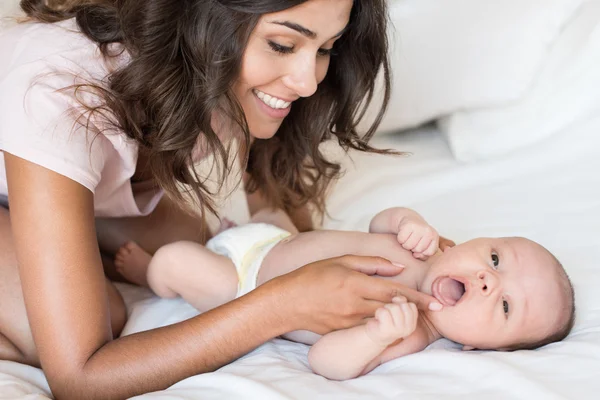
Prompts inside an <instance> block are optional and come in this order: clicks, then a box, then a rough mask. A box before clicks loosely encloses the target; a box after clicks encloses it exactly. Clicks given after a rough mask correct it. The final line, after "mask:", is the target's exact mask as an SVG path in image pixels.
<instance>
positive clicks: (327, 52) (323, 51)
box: [317, 47, 333, 57]
mask: <svg viewBox="0 0 600 400" xmlns="http://www.w3.org/2000/svg"><path fill="white" fill-rule="evenodd" d="M317 53H318V54H319V55H320V56H322V57H329V56H331V55H332V54H333V47H332V48H331V49H319V51H318V52H317Z"/></svg>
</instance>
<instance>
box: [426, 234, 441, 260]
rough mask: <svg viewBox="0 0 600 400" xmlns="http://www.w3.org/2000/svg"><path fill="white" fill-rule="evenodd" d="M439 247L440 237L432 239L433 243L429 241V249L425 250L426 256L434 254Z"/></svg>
mask: <svg viewBox="0 0 600 400" xmlns="http://www.w3.org/2000/svg"><path fill="white" fill-rule="evenodd" d="M438 248H439V242H438V239H437V238H436V239H434V240H432V241H431V243H429V247H427V249H425V250H424V251H423V255H425V256H432V255H434V254H435V252H436V251H437V250H438Z"/></svg>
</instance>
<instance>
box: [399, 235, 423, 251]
mask: <svg viewBox="0 0 600 400" xmlns="http://www.w3.org/2000/svg"><path fill="white" fill-rule="evenodd" d="M419 240H421V235H419V234H418V233H417V232H413V233H412V235H410V237H409V238H408V240H407V241H405V242H404V243H403V244H402V247H404V248H405V249H406V250H412V249H414V248H415V246H416V245H417V243H419Z"/></svg>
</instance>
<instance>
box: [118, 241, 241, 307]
mask: <svg viewBox="0 0 600 400" xmlns="http://www.w3.org/2000/svg"><path fill="white" fill-rule="evenodd" d="M126 246H127V247H128V249H127V250H128V253H129V256H130V257H128V258H127V257H123V254H122V253H124V252H121V250H120V251H119V253H121V257H120V258H117V260H116V261H115V263H116V264H121V265H122V267H121V268H120V270H121V271H120V272H121V273H123V275H125V276H126V277H127V274H128V264H127V260H128V259H131V260H133V259H135V258H137V259H140V258H143V257H142V256H143V255H144V254H143V253H145V252H144V250H142V249H141V248H140V247H139V246H137V245H135V244H134V243H129V244H127V245H126ZM145 256H146V257H147V260H148V261H149V262H148V264H147V267H146V277H147V282H148V286H149V287H150V288H151V289H152V290H153V291H154V293H156V294H157V295H158V296H160V297H166V298H172V297H177V296H181V297H183V299H184V300H185V301H187V302H188V303H190V304H191V305H192V306H194V307H195V308H197V309H198V310H199V311H201V312H204V311H208V310H210V309H213V308H215V307H218V306H220V305H221V304H224V303H226V302H228V301H231V300H233V299H234V298H235V295H236V294H237V286H238V276H237V271H236V269H235V266H234V265H233V263H232V262H231V260H230V259H229V258H227V257H224V256H221V255H219V254H215V253H213V252H212V251H210V250H208V249H207V248H205V247H204V246H201V245H199V244H198V243H195V242H186V241H181V242H175V243H171V244H168V245H166V246H163V247H161V248H160V249H158V251H157V252H156V253H155V254H154V256H153V257H150V255H149V254H147V253H145Z"/></svg>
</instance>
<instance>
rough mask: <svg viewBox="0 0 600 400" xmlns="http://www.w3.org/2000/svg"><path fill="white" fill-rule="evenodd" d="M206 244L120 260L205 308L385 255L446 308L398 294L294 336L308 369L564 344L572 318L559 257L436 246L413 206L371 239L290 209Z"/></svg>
mask: <svg viewBox="0 0 600 400" xmlns="http://www.w3.org/2000/svg"><path fill="white" fill-rule="evenodd" d="M253 222H254V223H252V224H248V225H244V226H240V227H233V228H230V229H227V230H225V231H223V232H221V233H220V234H218V235H217V236H215V237H214V238H213V239H211V240H210V241H209V242H208V243H207V245H206V247H203V246H201V245H199V244H196V243H192V242H177V243H173V244H169V245H167V246H165V247H163V248H161V249H159V250H158V251H157V252H156V254H155V255H154V256H153V257H152V256H150V255H149V254H147V253H145V252H144V251H143V250H142V249H141V248H139V247H138V246H137V245H136V244H134V243H127V244H126V245H125V246H123V247H122V248H121V249H120V250H119V253H118V254H117V256H116V260H115V264H116V265H117V268H118V269H119V270H120V272H121V273H122V274H123V275H124V276H125V277H126V278H128V279H130V280H132V281H134V282H136V283H138V284H142V285H144V284H145V285H147V286H149V287H150V288H151V289H152V290H153V291H154V292H155V293H156V294H157V295H159V296H161V297H175V296H182V297H183V298H184V299H185V300H186V301H188V302H189V303H190V304H191V305H193V306H194V307H196V308H197V309H198V310H200V311H201V312H203V311H207V310H209V309H211V308H214V307H217V306H219V305H221V304H223V303H225V302H228V301H230V300H232V299H234V298H235V297H237V296H241V295H243V294H245V293H247V292H249V291H251V290H253V289H254V288H255V287H256V286H258V285H261V284H263V283H265V282H267V281H268V280H270V279H272V278H274V277H277V276H279V275H282V274H285V273H288V272H290V271H292V270H294V269H297V268H299V267H301V266H303V265H305V264H308V263H311V262H314V261H317V260H322V259H326V258H331V257H337V256H341V255H345V254H355V255H366V256H380V257H383V258H386V259H388V260H390V261H391V262H393V263H395V264H401V265H403V266H404V269H403V271H402V273H400V274H398V275H397V276H394V277H391V278H383V277H382V278H381V279H394V280H396V281H398V282H400V283H402V284H404V285H406V286H408V287H410V288H413V289H416V290H419V291H421V292H424V293H427V294H430V295H432V296H434V297H435V298H436V299H437V300H438V301H439V302H440V303H441V304H442V305H443V306H444V308H443V310H441V311H429V310H426V311H421V310H417V307H416V306H415V304H413V303H410V302H407V300H406V299H405V298H403V297H396V298H394V299H393V301H392V303H390V304H386V305H385V306H384V307H382V308H380V309H378V310H377V311H376V313H375V316H374V318H372V319H370V320H368V321H367V323H366V324H364V325H360V326H356V327H353V328H349V329H344V330H339V331H335V332H331V333H329V334H326V335H324V336H320V335H317V334H315V333H312V332H304V331H298V332H291V333H289V334H287V335H286V337H287V338H288V339H291V340H295V341H298V342H302V343H306V344H311V345H313V346H312V348H311V349H310V351H309V362H310V365H311V367H312V369H313V370H314V371H315V372H316V373H318V374H320V375H323V376H325V377H327V378H329V379H338V380H343V379H350V378H354V377H357V376H360V375H363V374H366V373H368V372H369V371H371V370H373V369H374V368H375V367H377V366H378V365H380V364H382V363H384V362H387V361H390V360H392V359H395V358H398V357H402V356H404V355H408V354H412V353H415V352H418V351H421V350H423V349H425V347H427V346H428V345H429V344H431V343H433V342H434V341H436V340H438V339H440V338H442V337H445V338H448V339H450V340H452V341H455V342H458V343H460V344H462V345H463V349H464V350H471V349H482V350H483V349H490V350H516V349H533V348H536V347H540V346H543V345H545V344H548V343H551V342H555V341H559V340H562V339H563V338H564V337H566V335H567V334H568V333H569V331H570V329H571V328H572V326H573V321H574V313H575V312H574V311H575V306H574V294H573V288H572V286H571V283H570V281H569V279H568V277H567V275H566V273H565V271H564V270H563V268H562V266H561V264H560V263H559V262H558V260H557V259H556V258H555V257H554V256H553V255H552V254H551V253H550V252H548V251H547V250H546V249H545V248H543V247H542V246H540V245H539V244H537V243H535V242H533V241H531V240H528V239H524V238H518V237H511V238H478V239H474V240H471V241H469V242H466V243H464V244H460V245H457V246H455V247H451V248H449V249H446V250H445V251H443V252H442V251H440V250H439V249H438V243H439V236H438V233H437V232H436V231H435V229H433V228H432V227H431V226H430V225H429V224H427V223H426V222H425V220H424V219H423V218H422V217H421V216H420V215H419V214H417V213H416V212H415V211H413V210H409V209H406V208H391V209H387V210H385V211H382V212H381V213H379V214H377V215H376V216H375V217H374V218H373V219H372V221H371V224H370V228H369V232H370V233H363V232H346V231H313V232H306V233H298V232H297V231H296V229H295V228H294V226H293V224H292V223H291V221H290V220H289V218H287V216H286V215H285V213H283V212H269V211H262V212H259V213H258V214H256V215H255V217H254V218H253Z"/></svg>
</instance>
